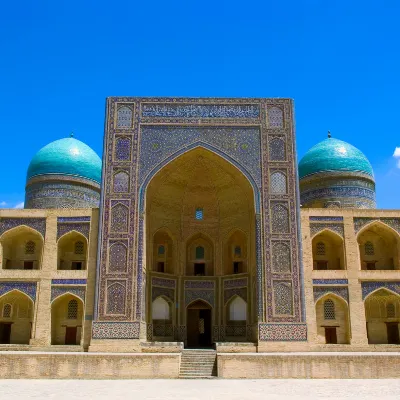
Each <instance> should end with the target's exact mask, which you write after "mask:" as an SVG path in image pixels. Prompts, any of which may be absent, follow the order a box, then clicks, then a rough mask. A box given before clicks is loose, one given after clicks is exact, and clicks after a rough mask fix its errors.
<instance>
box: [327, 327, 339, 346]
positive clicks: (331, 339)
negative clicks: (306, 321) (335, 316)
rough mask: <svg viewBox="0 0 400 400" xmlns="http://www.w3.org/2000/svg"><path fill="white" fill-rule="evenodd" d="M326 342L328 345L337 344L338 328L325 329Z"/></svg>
mask: <svg viewBox="0 0 400 400" xmlns="http://www.w3.org/2000/svg"><path fill="white" fill-rule="evenodd" d="M325 342H326V344H337V334H336V327H334V326H329V327H328V326H327V327H325Z"/></svg>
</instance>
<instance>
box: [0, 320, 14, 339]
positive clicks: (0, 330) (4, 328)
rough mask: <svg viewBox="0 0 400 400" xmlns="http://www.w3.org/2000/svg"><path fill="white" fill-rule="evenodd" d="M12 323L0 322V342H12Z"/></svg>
mask: <svg viewBox="0 0 400 400" xmlns="http://www.w3.org/2000/svg"><path fill="white" fill-rule="evenodd" d="M10 342H11V323H0V344H10Z"/></svg>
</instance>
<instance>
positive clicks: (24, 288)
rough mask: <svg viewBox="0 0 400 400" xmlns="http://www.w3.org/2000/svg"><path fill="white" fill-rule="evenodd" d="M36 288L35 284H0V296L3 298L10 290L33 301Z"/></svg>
mask: <svg viewBox="0 0 400 400" xmlns="http://www.w3.org/2000/svg"><path fill="white" fill-rule="evenodd" d="M36 287H37V283H36V282H0V296H3V295H4V294H6V293H8V292H11V291H12V290H19V291H20V292H22V293H25V294H26V295H27V296H29V297H30V298H31V299H32V300H33V301H35V300H36Z"/></svg>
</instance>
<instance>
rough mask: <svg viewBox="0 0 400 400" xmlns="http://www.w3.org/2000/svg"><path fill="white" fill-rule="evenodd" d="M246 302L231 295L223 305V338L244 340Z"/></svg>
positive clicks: (235, 340) (234, 340)
mask: <svg viewBox="0 0 400 400" xmlns="http://www.w3.org/2000/svg"><path fill="white" fill-rule="evenodd" d="M246 325H247V302H246V301H244V300H243V299H242V298H241V297H240V296H233V297H232V298H231V299H230V300H229V301H228V302H227V304H226V305H225V340H227V341H233V342H237V341H243V340H246Z"/></svg>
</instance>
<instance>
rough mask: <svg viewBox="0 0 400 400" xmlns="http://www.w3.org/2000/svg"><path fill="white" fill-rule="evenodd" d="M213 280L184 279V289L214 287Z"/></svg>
mask: <svg viewBox="0 0 400 400" xmlns="http://www.w3.org/2000/svg"><path fill="white" fill-rule="evenodd" d="M214 287H215V282H214V281H194V280H193V281H185V288H186V289H214Z"/></svg>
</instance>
